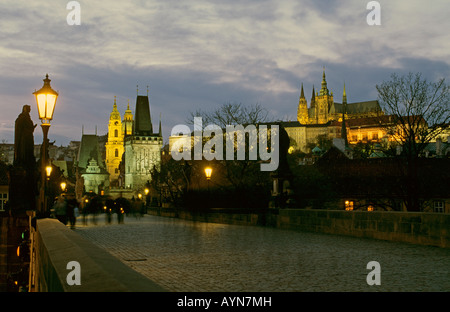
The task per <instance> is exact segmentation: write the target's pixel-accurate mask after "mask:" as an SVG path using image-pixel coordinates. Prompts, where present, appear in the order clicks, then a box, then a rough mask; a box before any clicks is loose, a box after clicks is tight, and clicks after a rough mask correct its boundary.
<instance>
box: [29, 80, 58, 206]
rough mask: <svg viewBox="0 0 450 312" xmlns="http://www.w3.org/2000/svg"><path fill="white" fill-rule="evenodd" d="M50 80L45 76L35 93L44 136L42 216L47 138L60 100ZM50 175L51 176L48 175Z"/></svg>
mask: <svg viewBox="0 0 450 312" xmlns="http://www.w3.org/2000/svg"><path fill="white" fill-rule="evenodd" d="M50 81H51V80H50V79H48V74H47V75H45V79H44V85H43V87H42V88H41V89H39V90H38V91H35V92H33V94H34V95H35V96H36V104H37V108H38V113H39V119H40V120H41V127H42V133H43V134H44V139H43V142H42V149H41V189H40V194H39V199H40V202H39V207H38V210H39V212H40V213H41V214H46V213H47V211H46V210H47V207H46V206H45V184H46V180H45V175H44V171H46V166H47V165H48V159H47V155H48V144H47V141H48V139H47V136H48V130H49V128H50V120H52V119H53V112H54V110H55V106H56V100H57V98H58V92H56V91H55V90H53V89H52V87H51V86H50ZM48 175H49V174H48Z"/></svg>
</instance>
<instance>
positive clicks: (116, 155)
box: [114, 148, 119, 157]
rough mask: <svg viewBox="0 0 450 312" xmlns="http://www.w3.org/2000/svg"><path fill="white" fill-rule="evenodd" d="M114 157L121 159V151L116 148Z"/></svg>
mask: <svg viewBox="0 0 450 312" xmlns="http://www.w3.org/2000/svg"><path fill="white" fill-rule="evenodd" d="M114 157H119V150H118V149H117V148H116V150H115V151H114Z"/></svg>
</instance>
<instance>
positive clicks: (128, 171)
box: [123, 95, 163, 191]
mask: <svg viewBox="0 0 450 312" xmlns="http://www.w3.org/2000/svg"><path fill="white" fill-rule="evenodd" d="M127 130H128V127H127ZM162 147H163V138H162V132H161V121H160V122H159V132H157V133H155V132H153V125H152V121H151V115H150V102H149V98H148V95H147V96H142V95H138V96H137V98H136V109H135V116H134V121H133V126H132V129H131V133H130V134H126V135H124V157H123V168H124V185H123V186H124V187H125V188H126V189H133V190H136V191H139V190H142V189H144V188H145V185H146V183H147V182H149V181H151V171H152V170H153V168H156V169H157V170H160V166H161V150H162Z"/></svg>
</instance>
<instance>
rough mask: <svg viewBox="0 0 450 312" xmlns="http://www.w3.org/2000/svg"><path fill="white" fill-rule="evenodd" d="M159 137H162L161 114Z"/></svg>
mask: <svg viewBox="0 0 450 312" xmlns="http://www.w3.org/2000/svg"><path fill="white" fill-rule="evenodd" d="M158 134H159V136H160V137H162V127H161V113H159V133H158Z"/></svg>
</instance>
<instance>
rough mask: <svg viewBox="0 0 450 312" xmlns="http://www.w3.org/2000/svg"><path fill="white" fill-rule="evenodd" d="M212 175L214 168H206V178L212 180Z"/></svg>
mask: <svg viewBox="0 0 450 312" xmlns="http://www.w3.org/2000/svg"><path fill="white" fill-rule="evenodd" d="M211 174H212V168H210V167H206V168H205V176H206V180H208V181H209V180H211Z"/></svg>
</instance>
